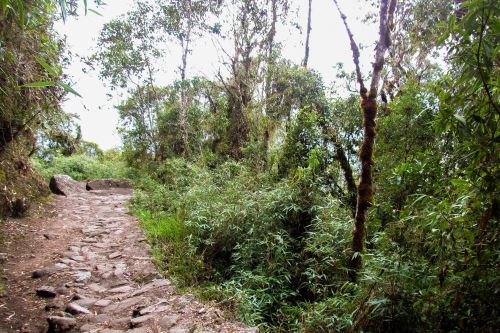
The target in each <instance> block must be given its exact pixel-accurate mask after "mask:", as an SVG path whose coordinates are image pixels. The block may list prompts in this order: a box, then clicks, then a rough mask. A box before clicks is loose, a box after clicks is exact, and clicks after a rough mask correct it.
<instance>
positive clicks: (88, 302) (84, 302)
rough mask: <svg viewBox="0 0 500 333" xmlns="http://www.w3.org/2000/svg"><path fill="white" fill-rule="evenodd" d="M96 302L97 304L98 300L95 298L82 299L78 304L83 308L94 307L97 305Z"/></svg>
mask: <svg viewBox="0 0 500 333" xmlns="http://www.w3.org/2000/svg"><path fill="white" fill-rule="evenodd" d="M95 302H97V300H96V299H94V298H82V299H80V300H78V304H80V305H81V306H84V307H86V306H92V305H94V304H95Z"/></svg>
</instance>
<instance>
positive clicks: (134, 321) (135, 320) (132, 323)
mask: <svg viewBox="0 0 500 333" xmlns="http://www.w3.org/2000/svg"><path fill="white" fill-rule="evenodd" d="M153 318H154V317H153V316H152V315H146V316H140V317H135V318H132V319H130V327H132V328H133V327H138V326H140V325H142V324H144V323H146V322H147V321H149V320H152V319H153Z"/></svg>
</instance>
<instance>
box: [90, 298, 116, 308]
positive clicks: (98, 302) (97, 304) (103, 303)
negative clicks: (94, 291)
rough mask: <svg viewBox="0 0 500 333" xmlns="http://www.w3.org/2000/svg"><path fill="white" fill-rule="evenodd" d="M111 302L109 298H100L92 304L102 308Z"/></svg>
mask: <svg viewBox="0 0 500 333" xmlns="http://www.w3.org/2000/svg"><path fill="white" fill-rule="evenodd" d="M111 303H112V301H111V300H109V299H101V300H99V301H97V302H95V303H94V306H98V307H101V308H104V307H106V306H108V305H110V304H111Z"/></svg>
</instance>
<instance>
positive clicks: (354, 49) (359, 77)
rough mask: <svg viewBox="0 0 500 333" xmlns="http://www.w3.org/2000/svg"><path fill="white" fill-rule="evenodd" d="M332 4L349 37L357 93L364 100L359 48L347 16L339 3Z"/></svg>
mask: <svg viewBox="0 0 500 333" xmlns="http://www.w3.org/2000/svg"><path fill="white" fill-rule="evenodd" d="M333 3H334V4H335V6H336V7H337V10H338V12H339V14H340V17H341V18H342V21H343V22H344V26H345V29H346V31H347V35H348V36H349V41H350V43H351V50H352V60H353V62H354V65H355V66H356V79H357V80H358V83H359V93H360V94H361V97H362V98H366V92H367V90H366V87H365V83H364V81H363V76H362V75H361V68H360V66H359V47H358V44H356V42H355V41H354V36H353V34H352V32H351V29H350V28H349V24H347V16H345V14H344V13H343V12H342V10H341V9H340V6H339V3H338V2H337V0H333Z"/></svg>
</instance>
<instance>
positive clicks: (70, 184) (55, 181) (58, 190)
mask: <svg viewBox="0 0 500 333" xmlns="http://www.w3.org/2000/svg"><path fill="white" fill-rule="evenodd" d="M49 187H50V190H51V191H52V193H54V194H58V195H65V196H68V195H73V194H77V193H81V192H84V191H85V188H84V187H83V185H82V184H81V183H79V182H77V181H76V180H74V179H73V178H71V177H70V176H67V175H54V176H52V178H51V179H50V183H49Z"/></svg>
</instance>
